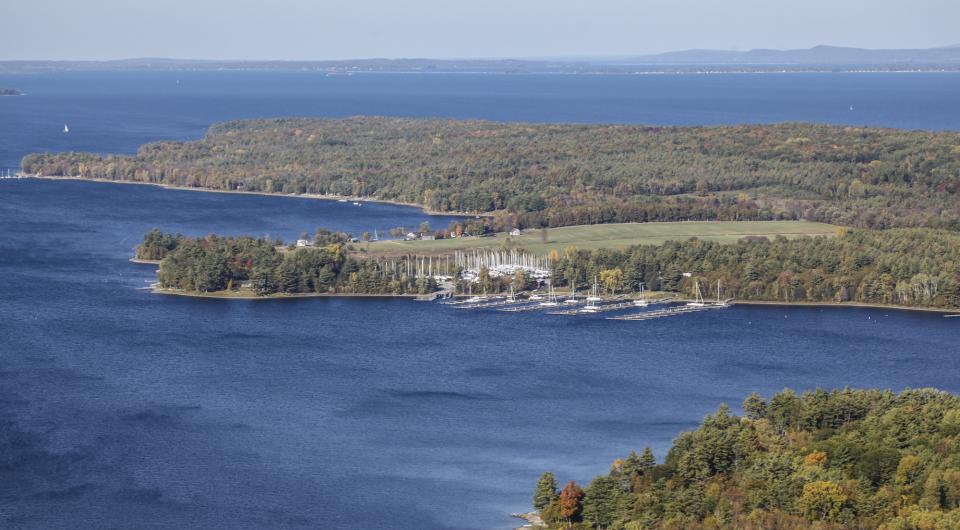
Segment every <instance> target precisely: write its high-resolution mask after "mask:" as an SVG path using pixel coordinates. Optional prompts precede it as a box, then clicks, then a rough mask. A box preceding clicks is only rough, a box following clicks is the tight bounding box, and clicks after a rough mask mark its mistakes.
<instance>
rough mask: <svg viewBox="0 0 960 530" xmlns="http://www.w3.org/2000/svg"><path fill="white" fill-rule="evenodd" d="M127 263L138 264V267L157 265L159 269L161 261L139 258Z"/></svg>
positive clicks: (131, 259)
mask: <svg viewBox="0 0 960 530" xmlns="http://www.w3.org/2000/svg"><path fill="white" fill-rule="evenodd" d="M127 261H129V262H130V263H136V264H137V265H156V266H158V267H159V266H160V261H161V260H158V259H137V258H130V259H128V260H127Z"/></svg>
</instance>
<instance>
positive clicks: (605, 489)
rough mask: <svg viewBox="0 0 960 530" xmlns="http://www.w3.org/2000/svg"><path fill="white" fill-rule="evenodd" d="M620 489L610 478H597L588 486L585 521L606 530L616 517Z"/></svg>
mask: <svg viewBox="0 0 960 530" xmlns="http://www.w3.org/2000/svg"><path fill="white" fill-rule="evenodd" d="M618 494H619V488H618V485H617V483H616V481H614V480H613V479H611V478H610V477H603V476H600V477H597V478H595V479H593V482H591V483H590V485H589V486H587V489H586V491H585V492H584V498H583V519H584V520H586V521H588V522H590V523H591V524H593V526H595V527H596V528H598V529H603V528H606V527H607V526H609V525H610V523H612V522H613V520H614V519H615V517H616V510H617V504H618V503H617V501H618Z"/></svg>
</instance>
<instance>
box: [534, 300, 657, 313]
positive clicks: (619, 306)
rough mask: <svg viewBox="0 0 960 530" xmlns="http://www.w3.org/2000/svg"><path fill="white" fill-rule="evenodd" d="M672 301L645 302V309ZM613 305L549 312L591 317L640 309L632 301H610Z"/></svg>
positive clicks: (606, 304)
mask: <svg viewBox="0 0 960 530" xmlns="http://www.w3.org/2000/svg"><path fill="white" fill-rule="evenodd" d="M671 300H673V299H672V298H664V299H663V300H656V301H651V302H647V305H646V307H649V306H652V305H658V304H666V303H668V302H670V301H671ZM611 301H612V302H613V303H605V304H599V305H595V306H593V307H589V306H588V307H575V308H573V309H564V310H562V311H551V312H550V314H551V315H592V314H595V313H607V312H610V311H620V310H623V309H632V308H635V307H642V306H637V305H634V300H611Z"/></svg>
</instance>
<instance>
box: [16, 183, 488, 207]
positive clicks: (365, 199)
mask: <svg viewBox="0 0 960 530" xmlns="http://www.w3.org/2000/svg"><path fill="white" fill-rule="evenodd" d="M20 175H22V177H23V178H28V179H37V180H77V181H82V182H98V183H103V184H134V185H139V186H155V187H158V188H162V189H167V190H178V191H197V192H203V193H232V194H237V195H260V196H264V197H287V198H292V199H317V200H325V201H340V200H346V201H356V202H360V201H363V202H374V203H380V204H390V205H393V206H407V207H410V208H417V209H419V210H420V211H422V212H423V213H425V214H427V215H435V216H446V217H493V216H494V215H493V213H490V212H483V213H471V212H438V211H435V210H431V209H429V208H427V207H425V206H423V205H421V204H416V203H412V202H403V201H397V200H392V199H375V198H368V197H356V196H350V195H334V194H329V195H321V194H319V193H270V192H267V191H244V190H217V189H213V188H192V187H190V186H176V185H173V184H163V183H160V182H139V181H136V180H110V179H101V178H87V177H78V176H74V177H62V176H53V175H28V174H22V173H21V174H20Z"/></svg>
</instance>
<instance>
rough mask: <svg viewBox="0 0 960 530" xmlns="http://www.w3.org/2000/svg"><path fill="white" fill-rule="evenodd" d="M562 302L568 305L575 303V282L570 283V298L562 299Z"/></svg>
mask: <svg viewBox="0 0 960 530" xmlns="http://www.w3.org/2000/svg"><path fill="white" fill-rule="evenodd" d="M563 303H565V304H570V305H572V304H576V303H577V282H571V283H570V298H567V299H566V300H564V301H563Z"/></svg>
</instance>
